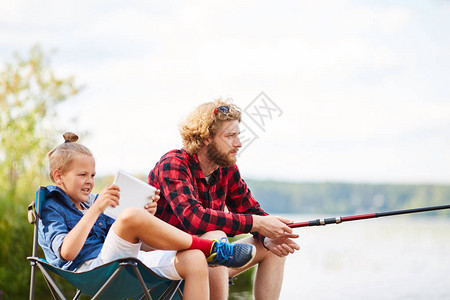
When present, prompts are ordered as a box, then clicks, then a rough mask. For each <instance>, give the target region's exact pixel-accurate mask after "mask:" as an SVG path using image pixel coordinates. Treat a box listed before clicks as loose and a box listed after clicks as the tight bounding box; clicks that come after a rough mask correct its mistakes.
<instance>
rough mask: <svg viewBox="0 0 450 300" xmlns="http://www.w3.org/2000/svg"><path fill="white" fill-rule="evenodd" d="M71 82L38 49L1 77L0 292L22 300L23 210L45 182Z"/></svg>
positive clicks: (25, 270)
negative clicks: (58, 118)
mask: <svg viewBox="0 0 450 300" xmlns="http://www.w3.org/2000/svg"><path fill="white" fill-rule="evenodd" d="M78 91H79V89H78V88H77V87H75V84H74V80H73V79H72V78H59V77H57V76H56V75H55V74H54V72H53V71H52V70H51V68H50V62H49V59H48V58H47V57H46V55H45V54H44V53H43V51H42V50H41V49H40V47H39V46H34V47H33V48H32V49H31V50H30V52H29V54H28V56H27V57H22V56H21V55H19V54H15V56H14V60H13V62H11V63H7V64H5V65H4V67H3V68H2V70H1V73H0V215H1V219H0V240H1V241H2V242H1V243H0V290H1V291H2V292H3V297H4V298H6V299H17V298H19V299H23V298H25V297H26V295H27V294H28V288H27V286H28V283H29V276H30V268H29V263H28V262H27V260H26V257H27V256H29V255H31V241H32V226H31V225H30V224H28V222H27V217H26V207H27V205H28V203H29V202H31V201H32V200H33V199H34V193H35V190H36V188H37V186H38V185H40V184H45V183H46V182H48V179H47V176H46V174H45V173H46V171H45V166H44V163H45V155H46V153H47V152H48V151H49V150H50V149H51V148H52V147H53V146H54V145H55V140H54V137H55V136H56V134H55V128H54V122H52V121H53V120H54V117H55V105H57V104H58V103H60V102H62V101H64V100H65V99H67V98H68V97H69V96H72V95H75V94H76V93H78Z"/></svg>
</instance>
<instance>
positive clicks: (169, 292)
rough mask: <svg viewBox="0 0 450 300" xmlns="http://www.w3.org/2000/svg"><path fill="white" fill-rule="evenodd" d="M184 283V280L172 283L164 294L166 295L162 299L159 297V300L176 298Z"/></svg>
mask: <svg viewBox="0 0 450 300" xmlns="http://www.w3.org/2000/svg"><path fill="white" fill-rule="evenodd" d="M182 282H183V280H178V281H174V282H172V284H171V285H170V286H169V287H168V288H167V290H166V291H165V292H164V294H162V295H161V297H159V299H158V300H162V299H169V300H171V299H172V298H173V296H175V294H176V293H177V291H179V290H178V289H179V288H180V285H181V283H182ZM180 292H181V291H180ZM181 296H182V295H181Z"/></svg>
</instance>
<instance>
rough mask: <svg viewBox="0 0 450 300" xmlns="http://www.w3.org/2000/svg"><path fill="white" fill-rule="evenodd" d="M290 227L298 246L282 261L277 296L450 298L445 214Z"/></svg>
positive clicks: (303, 218) (304, 218)
mask: <svg viewBox="0 0 450 300" xmlns="http://www.w3.org/2000/svg"><path fill="white" fill-rule="evenodd" d="M320 217H330V216H320ZM291 218H292V219H293V220H294V221H296V222H299V221H308V220H311V219H316V218H317V217H316V216H295V217H292V216H291ZM295 232H296V233H298V234H300V238H298V239H297V242H298V243H299V244H300V247H301V250H300V251H298V252H297V253H295V254H294V255H290V256H289V257H288V259H287V261H286V267H285V272H284V281H283V287H282V291H281V297H280V299H408V300H409V299H427V300H428V299H450V219H448V218H431V217H430V218H425V217H417V216H414V217H410V216H396V217H386V218H379V219H370V220H361V221H352V222H346V223H342V224H338V225H336V224H330V225H326V226H320V227H304V228H297V229H295Z"/></svg>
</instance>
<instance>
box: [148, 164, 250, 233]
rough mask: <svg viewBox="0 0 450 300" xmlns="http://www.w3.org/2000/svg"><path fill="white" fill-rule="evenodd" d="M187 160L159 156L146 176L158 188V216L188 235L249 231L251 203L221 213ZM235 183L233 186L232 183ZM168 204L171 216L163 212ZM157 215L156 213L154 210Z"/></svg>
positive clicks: (221, 209)
mask: <svg viewBox="0 0 450 300" xmlns="http://www.w3.org/2000/svg"><path fill="white" fill-rule="evenodd" d="M188 164H189V163H188V160H185V159H182V157H180V156H171V157H169V158H167V157H166V158H165V159H162V160H161V161H160V162H159V163H158V164H157V166H156V167H155V168H154V169H153V170H152V172H151V173H150V175H149V183H150V184H152V185H154V186H155V187H157V188H159V189H160V190H161V199H160V202H161V203H158V206H159V207H158V210H159V211H160V212H161V210H162V215H161V218H162V219H163V220H165V221H167V222H168V223H170V224H172V225H175V226H177V227H178V228H180V229H182V230H184V231H186V232H188V233H190V234H196V235H198V234H203V233H205V232H208V231H212V230H222V231H224V232H225V233H226V234H230V235H235V234H241V233H248V232H250V230H251V229H252V226H253V218H252V216H251V213H252V209H251V208H250V207H249V205H250V203H248V204H246V205H245V208H242V207H240V208H239V209H237V210H235V212H236V213H234V212H224V211H223V207H224V206H223V204H222V205H220V204H218V201H217V200H216V199H215V197H216V195H220V194H222V192H219V191H216V192H211V191H210V190H209V189H211V187H210V186H209V185H208V184H207V183H206V180H205V179H204V177H203V178H201V179H203V181H204V182H203V181H202V180H201V179H199V178H197V177H196V176H195V174H193V172H195V171H193V170H192V169H191V168H189V165H188ZM233 186H234V185H233ZM166 206H169V207H170V211H172V212H171V215H170V216H168V215H167V214H166V212H167V211H168V209H167V207H166ZM157 214H158V213H157Z"/></svg>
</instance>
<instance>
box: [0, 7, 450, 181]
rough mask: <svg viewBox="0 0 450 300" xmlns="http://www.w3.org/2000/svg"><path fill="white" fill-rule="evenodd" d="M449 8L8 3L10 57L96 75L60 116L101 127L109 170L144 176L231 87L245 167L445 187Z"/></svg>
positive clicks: (284, 174)
mask: <svg viewBox="0 0 450 300" xmlns="http://www.w3.org/2000/svg"><path fill="white" fill-rule="evenodd" d="M449 15H450V2H448V1H443V0H426V1H425V0H423V1H383V0H381V1H363V0H359V1H358V0H355V1H343V0H324V1H296V0H293V1H85V0H82V1H59V0H58V1H56V0H55V1H31V0H23V1H21V0H7V1H2V2H0V62H2V63H3V62H6V61H11V60H12V55H13V53H14V51H19V52H20V53H22V54H24V55H25V54H26V53H27V51H28V50H29V49H30V48H31V47H32V46H33V45H35V44H36V43H39V44H40V46H41V47H42V48H43V49H44V51H51V50H53V49H55V50H56V52H55V53H54V54H53V56H52V57H51V58H52V67H53V69H54V70H56V72H57V73H58V74H60V75H61V76H68V75H73V76H74V77H75V78H76V81H77V82H78V83H79V84H80V85H84V89H83V90H82V92H81V93H80V94H79V95H78V96H76V97H74V98H71V99H69V100H68V101H66V102H65V103H63V104H62V105H61V106H60V107H58V117H59V120H60V121H59V124H58V126H59V127H60V128H63V129H67V130H70V131H74V132H83V131H89V132H90V134H89V135H88V136H84V137H81V141H82V142H83V143H84V144H86V145H87V146H88V147H90V148H91V149H92V150H93V152H94V154H95V156H96V160H97V172H98V173H99V174H101V175H104V174H113V173H115V171H116V170H117V169H118V168H122V169H124V170H127V171H129V172H134V173H142V174H146V173H148V171H149V170H150V169H151V168H152V167H153V165H154V164H155V162H156V161H157V160H158V159H159V157H160V156H161V155H163V154H164V153H165V152H166V151H168V150H170V149H174V148H179V147H181V140H180V138H179V133H178V124H179V123H180V122H181V120H182V119H183V118H184V117H185V116H186V114H187V113H188V112H190V111H191V110H192V109H193V108H195V107H196V106H197V105H198V104H200V103H203V102H206V101H211V100H214V99H216V98H220V97H223V98H232V99H233V100H234V102H235V103H236V104H238V105H239V106H241V107H242V109H243V110H244V124H243V125H244V127H245V128H241V129H245V130H243V138H244V137H245V140H246V141H249V142H248V143H247V144H245V146H246V147H245V149H244V150H243V151H241V153H240V156H239V162H238V164H239V166H240V169H241V172H242V173H243V176H244V177H245V178H257V179H273V180H291V181H325V180H326V181H349V182H393V183H446V184H448V183H450V84H449V80H450V18H449V17H448V16H449ZM262 92H263V94H261V93H262ZM74 117H76V118H77V119H76V120H75V121H74V120H73V119H74Z"/></svg>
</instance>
